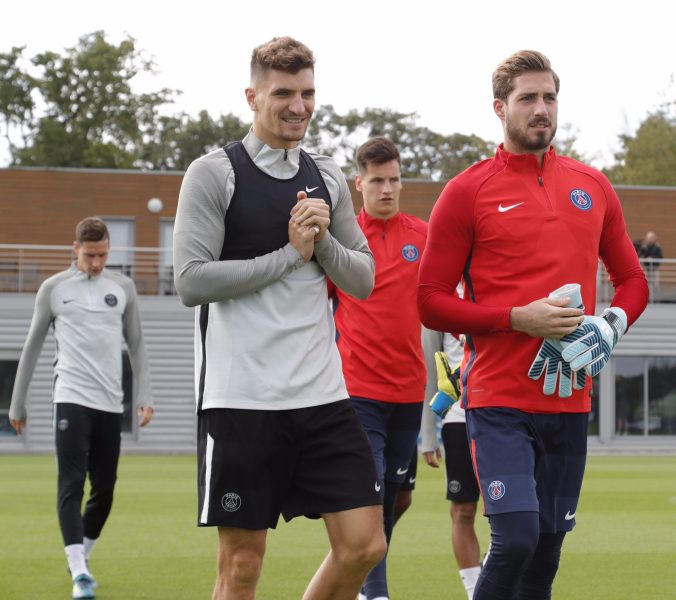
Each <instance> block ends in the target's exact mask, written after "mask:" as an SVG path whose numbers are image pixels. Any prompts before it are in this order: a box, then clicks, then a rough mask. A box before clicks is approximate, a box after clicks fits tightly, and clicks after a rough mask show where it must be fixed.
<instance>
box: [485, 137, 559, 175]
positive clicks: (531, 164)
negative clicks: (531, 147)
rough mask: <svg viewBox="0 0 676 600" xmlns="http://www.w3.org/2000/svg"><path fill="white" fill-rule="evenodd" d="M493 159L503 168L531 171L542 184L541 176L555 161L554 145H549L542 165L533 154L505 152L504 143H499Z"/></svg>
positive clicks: (523, 171) (526, 172) (525, 172)
mask: <svg viewBox="0 0 676 600" xmlns="http://www.w3.org/2000/svg"><path fill="white" fill-rule="evenodd" d="M495 160H496V161H498V162H499V163H500V164H502V165H503V166H504V167H505V168H508V169H513V170H515V171H519V172H521V173H524V174H528V173H529V172H530V173H533V174H534V175H535V176H536V177H537V178H538V183H540V185H542V178H543V176H544V175H545V173H546V172H547V171H548V170H549V168H550V167H551V166H552V165H553V164H554V162H555V161H556V151H555V150H554V146H550V147H549V150H547V152H546V153H545V155H544V156H543V158H542V165H540V161H539V160H538V158H537V157H536V156H535V155H534V154H529V153H525V154H513V153H511V152H507V150H505V148H504V145H503V144H500V145H499V146H498V149H497V151H496V153H495Z"/></svg>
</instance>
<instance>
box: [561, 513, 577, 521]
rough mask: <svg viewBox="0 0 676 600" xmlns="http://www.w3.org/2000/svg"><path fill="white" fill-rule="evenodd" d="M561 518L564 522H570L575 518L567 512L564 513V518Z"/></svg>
mask: <svg viewBox="0 0 676 600" xmlns="http://www.w3.org/2000/svg"><path fill="white" fill-rule="evenodd" d="M563 518H564V519H565V520H566V521H572V520H573V519H574V518H575V513H573V514H572V515H571V514H570V511H568V512H567V513H566V516H565V517H563Z"/></svg>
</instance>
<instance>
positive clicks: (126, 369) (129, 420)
mask: <svg viewBox="0 0 676 600" xmlns="http://www.w3.org/2000/svg"><path fill="white" fill-rule="evenodd" d="M133 390H134V375H133V373H132V370H131V361H130V360H129V354H128V353H127V351H126V350H124V351H123V352H122V392H123V394H124V396H123V397H122V408H123V411H122V431H123V432H125V433H131V432H132V431H133V429H134V423H133V419H134V411H133V408H134V406H133V398H134V393H133Z"/></svg>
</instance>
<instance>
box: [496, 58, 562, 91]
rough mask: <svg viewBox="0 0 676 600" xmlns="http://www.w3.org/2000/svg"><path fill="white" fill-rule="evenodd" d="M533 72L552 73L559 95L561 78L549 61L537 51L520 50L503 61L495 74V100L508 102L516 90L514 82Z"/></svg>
mask: <svg viewBox="0 0 676 600" xmlns="http://www.w3.org/2000/svg"><path fill="white" fill-rule="evenodd" d="M531 71H540V72H544V73H551V74H552V77H553V78H554V86H555V87H556V93H557V94H558V93H559V85H560V81H559V76H558V75H557V74H556V73H555V72H554V70H553V69H552V64H551V63H550V62H549V59H548V58H547V57H546V56H545V55H544V54H542V53H541V52H537V51H536V50H519V51H518V52H515V53H514V54H512V55H511V56H509V57H507V58H506V59H505V60H503V61H502V62H501V63H500V64H499V65H498V67H497V69H495V71H494V72H493V98H496V99H498V100H507V97H508V96H509V95H510V94H511V93H512V90H513V89H514V80H515V79H516V78H517V77H518V76H519V75H523V74H524V73H528V72H531Z"/></svg>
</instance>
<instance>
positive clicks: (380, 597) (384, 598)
mask: <svg viewBox="0 0 676 600" xmlns="http://www.w3.org/2000/svg"><path fill="white" fill-rule="evenodd" d="M373 600H390V599H389V598H388V597H387V596H378V597H377V598H374V599H373Z"/></svg>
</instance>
